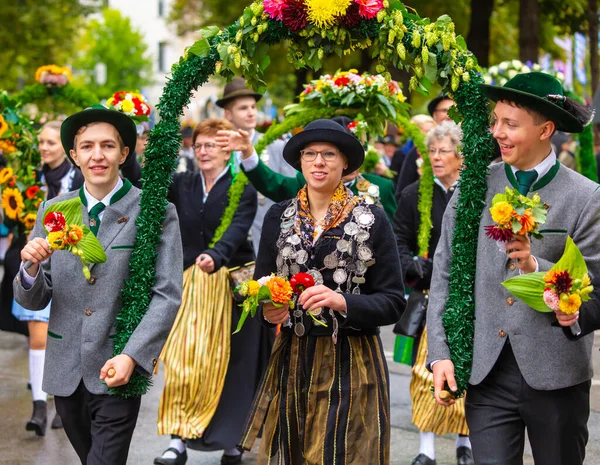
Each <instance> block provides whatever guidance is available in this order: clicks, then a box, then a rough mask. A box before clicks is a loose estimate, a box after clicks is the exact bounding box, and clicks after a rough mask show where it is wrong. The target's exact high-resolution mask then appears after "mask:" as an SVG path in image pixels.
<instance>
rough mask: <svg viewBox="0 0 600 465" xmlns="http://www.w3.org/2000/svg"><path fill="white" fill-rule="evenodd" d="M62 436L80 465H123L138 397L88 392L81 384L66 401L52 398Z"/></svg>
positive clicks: (137, 406)
mask: <svg viewBox="0 0 600 465" xmlns="http://www.w3.org/2000/svg"><path fill="white" fill-rule="evenodd" d="M54 401H55V404H56V411H57V412H58V414H59V415H60V417H61V419H62V421H63V426H64V429H65V433H67V437H68V438H69V441H70V442H71V445H72V446H73V448H74V449H75V452H77V455H78V456H79V459H80V460H81V463H82V464H83V465H121V464H122V465H125V464H126V463H127V454H128V453H129V445H130V443H131V437H132V436H133V430H134V429H135V423H136V421H137V417H138V412H139V411H140V403H141V402H140V401H141V397H135V398H133V399H126V400H125V399H120V398H118V397H114V396H108V395H98V394H92V393H91V392H89V391H88V390H87V389H86V387H85V385H84V384H83V381H82V382H81V383H80V384H79V387H78V388H77V390H76V391H75V392H74V393H73V394H72V395H70V396H69V397H59V396H55V398H54Z"/></svg>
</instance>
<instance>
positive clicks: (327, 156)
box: [300, 150, 340, 162]
mask: <svg viewBox="0 0 600 465" xmlns="http://www.w3.org/2000/svg"><path fill="white" fill-rule="evenodd" d="M338 153H340V152H334V151H333V150H326V151H322V152H321V151H315V150H300V156H301V157H302V159H303V160H304V161H315V160H316V158H317V155H321V158H322V159H323V160H325V161H326V162H329V161H333V160H335V159H336V157H337V156H338Z"/></svg>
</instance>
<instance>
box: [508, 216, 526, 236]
mask: <svg viewBox="0 0 600 465" xmlns="http://www.w3.org/2000/svg"><path fill="white" fill-rule="evenodd" d="M510 224H511V226H512V232H513V233H514V234H517V233H518V232H519V231H520V230H521V228H522V227H523V226H522V225H521V223H519V220H517V219H516V218H513V219H512V220H511V222H510Z"/></svg>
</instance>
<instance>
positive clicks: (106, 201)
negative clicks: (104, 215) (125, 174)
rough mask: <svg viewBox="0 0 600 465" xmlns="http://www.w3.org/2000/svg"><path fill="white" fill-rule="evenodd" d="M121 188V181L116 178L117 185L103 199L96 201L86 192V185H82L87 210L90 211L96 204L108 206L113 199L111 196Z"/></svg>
mask: <svg viewBox="0 0 600 465" xmlns="http://www.w3.org/2000/svg"><path fill="white" fill-rule="evenodd" d="M121 187H123V180H122V179H121V178H118V180H117V184H116V185H115V187H113V189H112V190H111V191H110V192H109V193H108V194H107V195H106V197H104V198H103V199H102V200H98V199H97V198H96V197H94V196H92V194H90V193H89V192H88V190H87V183H85V182H84V183H83V194H84V195H85V198H86V200H87V209H88V211H90V210H91V209H92V208H93V207H94V206H95V205H96V204H98V203H100V202H102V203H103V204H104V205H110V200H111V199H112V198H113V195H115V194H116V193H117V191H118V190H119V189H121Z"/></svg>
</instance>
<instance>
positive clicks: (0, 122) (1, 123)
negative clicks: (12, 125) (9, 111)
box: [0, 114, 8, 137]
mask: <svg viewBox="0 0 600 465" xmlns="http://www.w3.org/2000/svg"><path fill="white" fill-rule="evenodd" d="M7 129H8V123H7V122H6V120H5V119H4V116H2V114H0V137H2V134H4V133H5V132H6V130H7Z"/></svg>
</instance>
